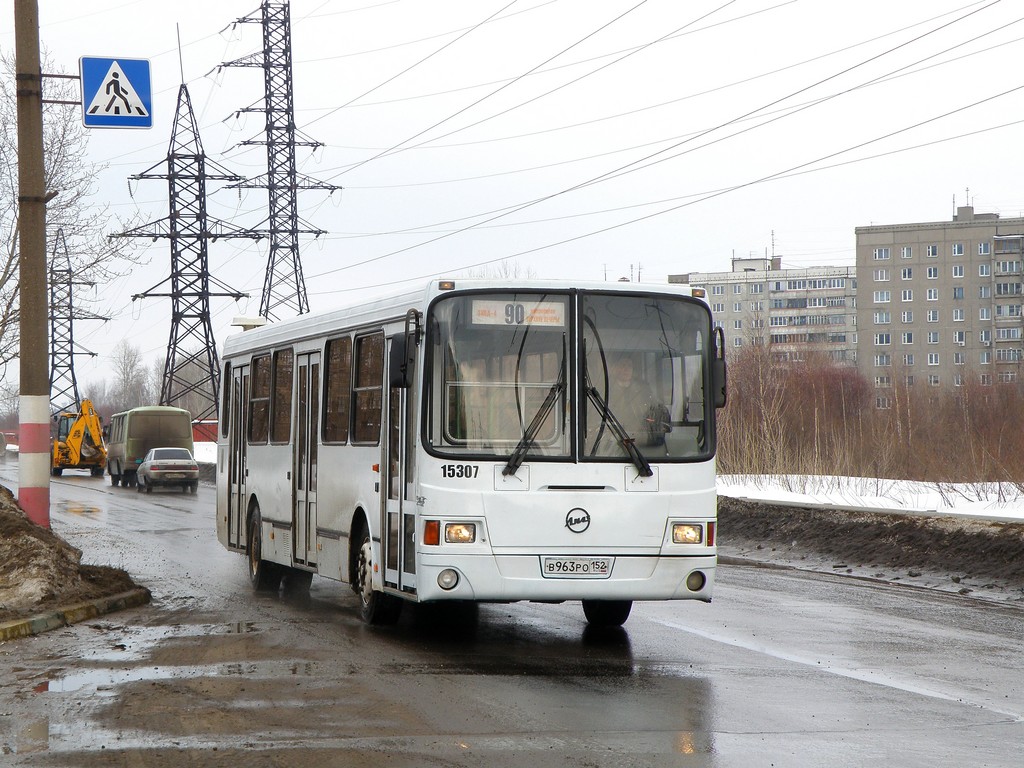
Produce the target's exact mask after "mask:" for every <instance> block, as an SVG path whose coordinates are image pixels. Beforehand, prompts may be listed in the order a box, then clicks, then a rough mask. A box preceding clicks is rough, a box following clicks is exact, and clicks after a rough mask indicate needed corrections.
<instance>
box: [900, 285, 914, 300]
mask: <svg viewBox="0 0 1024 768" xmlns="http://www.w3.org/2000/svg"><path fill="white" fill-rule="evenodd" d="M913 300H914V289H913V288H904V289H903V290H902V291H900V301H913Z"/></svg>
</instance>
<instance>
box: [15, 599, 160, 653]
mask: <svg viewBox="0 0 1024 768" xmlns="http://www.w3.org/2000/svg"><path fill="white" fill-rule="evenodd" d="M150 597H151V595H150V592H149V590H148V589H146V588H145V587H139V588H138V589H133V590H131V591H129V592H121V593H119V594H116V595H111V596H110V597H99V598H96V599H95V600H87V601H85V602H84V603H75V604H74V605H69V606H67V607H65V608H58V609H56V610H53V611H47V612H46V613H41V614H38V615H36V616H30V617H28V618H25V619H15V620H14V621H7V622H3V623H0V642H5V641H7V640H17V639H18V638H21V637H28V636H29V635H38V634H41V633H43V632H49V631H50V630H51V629H59V628H60V627H66V626H69V625H71V624H76V623H78V622H80V621H85V620H87V619H94V618H96V617H97V616H102V615H104V614H107V613H113V612H114V611H123V610H125V609H126V608H136V607H138V606H140V605H145V604H146V603H148V602H149V600H150Z"/></svg>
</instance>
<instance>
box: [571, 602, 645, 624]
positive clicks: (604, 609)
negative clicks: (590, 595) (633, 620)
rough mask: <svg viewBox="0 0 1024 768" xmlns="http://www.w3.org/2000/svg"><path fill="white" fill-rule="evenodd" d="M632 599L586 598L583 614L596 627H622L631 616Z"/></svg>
mask: <svg viewBox="0 0 1024 768" xmlns="http://www.w3.org/2000/svg"><path fill="white" fill-rule="evenodd" d="M632 608H633V601H632V600H584V601H583V615H584V616H586V617H587V621H588V622H589V623H591V624H593V625H594V626H595V627H621V626H622V625H623V624H625V623H626V619H628V618H629V612H630V611H631V610H632Z"/></svg>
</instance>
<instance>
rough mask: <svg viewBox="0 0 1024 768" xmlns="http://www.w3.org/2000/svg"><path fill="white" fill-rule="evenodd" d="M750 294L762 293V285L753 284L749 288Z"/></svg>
mask: <svg viewBox="0 0 1024 768" xmlns="http://www.w3.org/2000/svg"><path fill="white" fill-rule="evenodd" d="M750 292H751V293H764V283H753V284H752V285H751V286H750Z"/></svg>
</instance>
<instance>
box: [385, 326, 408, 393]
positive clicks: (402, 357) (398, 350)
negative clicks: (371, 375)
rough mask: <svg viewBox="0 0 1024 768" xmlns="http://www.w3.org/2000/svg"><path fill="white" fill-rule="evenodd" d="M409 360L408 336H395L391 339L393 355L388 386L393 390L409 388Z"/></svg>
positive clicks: (389, 363) (390, 362) (389, 361)
mask: <svg viewBox="0 0 1024 768" xmlns="http://www.w3.org/2000/svg"><path fill="white" fill-rule="evenodd" d="M408 372H409V358H408V355H407V354H406V336H405V334H402V335H401V336H397V335H396V336H394V337H392V339H391V355H390V357H389V358H388V386H390V387H391V388H392V389H395V388H397V389H407V388H408V387H409V378H408Z"/></svg>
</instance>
